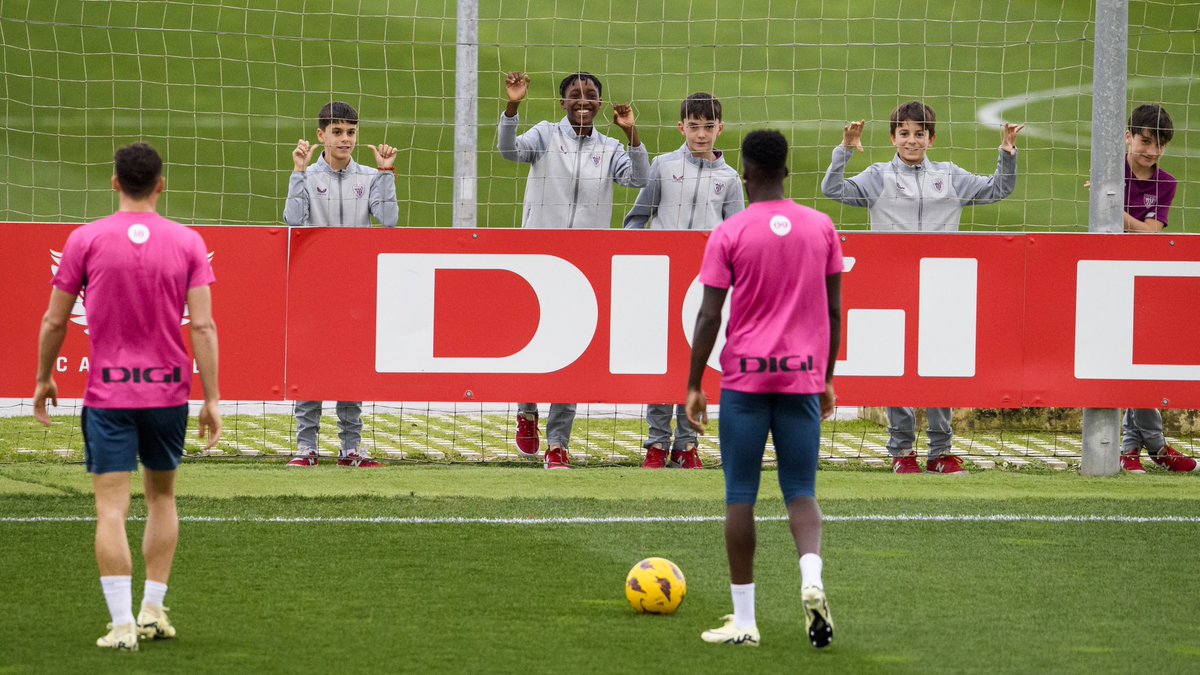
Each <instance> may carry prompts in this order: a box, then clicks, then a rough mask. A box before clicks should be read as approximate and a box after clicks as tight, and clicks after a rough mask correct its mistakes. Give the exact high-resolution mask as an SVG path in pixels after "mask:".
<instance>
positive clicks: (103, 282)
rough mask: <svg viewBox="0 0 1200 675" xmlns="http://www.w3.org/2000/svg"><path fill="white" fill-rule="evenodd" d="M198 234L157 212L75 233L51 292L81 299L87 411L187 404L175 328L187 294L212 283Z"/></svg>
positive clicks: (187, 381) (185, 369) (186, 368)
mask: <svg viewBox="0 0 1200 675" xmlns="http://www.w3.org/2000/svg"><path fill="white" fill-rule="evenodd" d="M213 281H215V277H214V276H213V272H212V266H211V265H209V263H208V254H207V252H206V251H205V248H204V240H203V239H201V238H200V235H199V234H198V233H197V232H196V231H194V230H190V229H188V228H186V227H184V226H182V225H180V224H179V223H176V222H174V221H171V220H167V219H166V218H163V217H162V216H160V215H158V214H157V213H130V212H124V211H122V212H119V213H116V214H114V215H112V216H110V217H108V218H102V219H100V220H97V221H95V222H93V223H90V224H88V225H84V226H83V227H81V228H79V229H77V230H75V231H74V232H72V233H71V236H70V237H68V238H67V245H66V246H65V247H64V248H63V255H62V263H61V264H60V266H59V268H58V272H57V273H55V275H54V287H55V288H57V289H58V290H60V291H63V292H64V293H70V294H71V295H78V294H79V293H80V292H82V293H83V306H84V309H85V310H86V311H87V325H88V336H89V338H90V341H91V348H92V351H91V358H90V360H89V372H88V384H87V391H86V393H85V394H84V397H83V404H84V405H85V406H88V407H90V408H107V409H127V408H170V407H175V406H180V405H183V404H185V403H187V400H188V393H189V392H190V391H191V385H192V359H191V357H189V356H188V353H187V350H186V349H185V348H184V346H183V336H182V335H181V333H180V325H181V323H182V320H183V312H184V306H185V304H186V303H187V292H188V290H190V289H192V288H196V287H198V286H206V285H208V284H211V283H213Z"/></svg>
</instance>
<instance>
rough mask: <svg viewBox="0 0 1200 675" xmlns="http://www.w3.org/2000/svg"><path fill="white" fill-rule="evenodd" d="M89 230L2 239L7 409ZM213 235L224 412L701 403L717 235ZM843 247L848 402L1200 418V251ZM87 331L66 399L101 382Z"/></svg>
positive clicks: (71, 355) (29, 369)
mask: <svg viewBox="0 0 1200 675" xmlns="http://www.w3.org/2000/svg"><path fill="white" fill-rule="evenodd" d="M70 230H71V226H65V225H11V224H8V225H0V238H2V242H3V245H2V246H0V265H3V269H4V270H5V271H6V272H7V275H8V278H7V281H8V284H9V292H8V293H6V294H4V296H3V298H2V300H0V302H3V305H0V316H3V318H4V330H3V331H0V396H4V397H28V396H29V393H30V392H31V391H32V389H33V386H32V385H33V374H34V369H35V363H36V342H37V331H38V323H39V319H40V317H41V315H42V313H43V312H44V311H45V307H46V299H47V297H48V295H49V290H50V285H49V282H50V278H51V275H52V272H51V269H52V265H53V264H54V260H53V252H54V251H60V250H61V247H62V244H63V242H64V241H65V240H66V236H67V233H68V232H69V231H70ZM200 231H201V233H202V234H203V235H204V237H205V240H206V242H207V244H208V247H209V250H210V251H212V253H213V267H214V270H215V271H216V275H217V284H216V285H215V286H214V287H213V293H214V311H215V313H216V317H217V322H218V327H219V333H220V343H221V389H222V395H223V397H224V398H226V399H253V400H281V399H293V400H295V399H325V400H335V399H337V400H407V401H476V402H484V401H489V402H515V401H522V400H528V401H538V402H553V401H561V402H615V403H645V402H667V401H674V400H680V399H682V397H683V390H684V384H685V380H686V377H687V368H688V360H689V355H690V342H689V336H690V332H691V329H692V324H693V322H694V316H695V312H696V309H697V307H698V304H699V297H700V294H701V292H702V288H701V287H700V286H699V284H698V282H697V281H696V275H697V273H698V270H699V266H700V259H701V257H702V254H703V249H704V245H705V242H706V241H707V235H706V234H705V233H702V232H655V231H649V232H647V231H636V232H634V231H628V232H621V231H616V232H614V231H525V230H458V229H455V230H451V229H415V228H409V229H393V230H385V229H378V228H373V229H366V228H361V229H360V228H329V229H322V228H304V229H293V230H291V231H290V244H289V231H288V230H286V229H282V228H224V227H205V228H200ZM842 238H843V250H844V253H845V257H846V266H845V271H844V274H843V323H842V327H843V339H842V352H841V354H840V356H839V359H838V360H839V363H838V368H837V373H838V378H837V387H838V392H839V397H840V400H841V401H842V402H843V403H845V404H847V405H898V404H899V405H913V406H951V407H988V408H995V407H1019V406H1062V407H1125V406H1133V407H1169V408H1198V407H1200V339H1198V338H1197V337H1196V336H1197V335H1200V237H1196V236H1188V235H1182V236H1180V235H1166V234H1163V235H1157V236H1142V237H1136V236H1112V235H1084V234H1078V235H995V234H978V235H976V234H942V235H938V234H876V233H867V232H856V233H845V234H843V235H842ZM74 320H75V321H76V323H74V324H72V326H71V328H70V330H69V332H68V337H67V342H66V344H65V345H64V348H63V352H62V353H63V359H62V360H61V361H60V363H59V372H58V373H57V374H56V377H57V379H58V381H59V385H60V387H61V390H62V395H63V396H65V397H72V396H79V395H81V394H82V388H83V385H84V382H85V378H86V370H85V369H84V368H83V364H84V358H85V357H86V354H87V344H86V336H85V335H84V334H83V330H84V326H83V324H84V323H85V317H82V316H75V317H74ZM185 334H186V329H185ZM715 362H716V358H715V356H714V358H713V359H711V360H710V364H712V363H715ZM285 382H286V387H285ZM706 388H707V389H708V390H709V392H710V394H712V395H714V396H715V395H716V393H717V391H718V388H719V373H717V372H716V371H715V370H714V371H711V372H710V373H709V374H708V377H707V379H706ZM193 393H194V394H196V395H198V394H199V389H196V390H194V392H193Z"/></svg>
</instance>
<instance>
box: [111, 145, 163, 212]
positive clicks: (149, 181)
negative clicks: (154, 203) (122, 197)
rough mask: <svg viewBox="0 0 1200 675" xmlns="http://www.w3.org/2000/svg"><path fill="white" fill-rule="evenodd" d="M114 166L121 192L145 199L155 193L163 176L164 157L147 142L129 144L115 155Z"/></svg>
mask: <svg viewBox="0 0 1200 675" xmlns="http://www.w3.org/2000/svg"><path fill="white" fill-rule="evenodd" d="M113 167H114V169H115V170H116V174H117V184H118V185H120V186H121V192H124V193H125V194H126V195H127V196H129V197H132V198H134V199H145V198H146V197H149V196H150V195H152V194H154V189H155V188H156V187H158V179H159V177H161V176H162V169H163V162H162V157H159V156H158V151H157V150H155V149H154V148H153V147H152V146H150V145H149V144H147V143H134V144H132V145H127V146H125V147H123V148H121V149H120V150H117V153H116V154H115V155H113Z"/></svg>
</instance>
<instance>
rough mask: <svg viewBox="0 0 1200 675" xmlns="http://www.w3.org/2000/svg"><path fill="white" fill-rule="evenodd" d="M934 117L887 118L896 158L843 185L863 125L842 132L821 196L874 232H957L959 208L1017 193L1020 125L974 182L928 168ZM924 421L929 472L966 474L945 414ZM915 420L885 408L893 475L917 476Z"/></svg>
mask: <svg viewBox="0 0 1200 675" xmlns="http://www.w3.org/2000/svg"><path fill="white" fill-rule="evenodd" d="M935 123H936V115H935V114H934V112H933V108H930V107H929V106H928V105H925V104H924V103H921V102H920V101H911V102H909V103H903V104H901V105H899V106H897V107H896V109H895V110H893V111H892V114H891V119H890V131H891V138H892V145H893V146H895V147H896V156H895V157H893V158H892V161H890V162H880V163H878V164H872V165H871V166H870V167H868V168H867V170H866V171H863V172H862V173H860V174H858V175H857V176H855V177H854V178H849V179H847V178H846V164H847V163H848V162H849V161H850V158H851V157H852V156H853V155H854V150H855V148H857V149H858V150H859V152H861V151H862V149H863V146H862V132H863V126H864V122H863V121H862V120H860V121H858V122H851V123H849V124H848V125H846V127H845V129H844V131H843V135H842V143H841V145H839V146H838V147H836V148H834V150H833V161H832V162H830V164H829V169H828V170H827V171H826V172H825V180H823V181H822V182H821V192H823V193H824V194H825V196H826V197H828V198H830V199H832V200H834V201H837V202H841V203H842V204H846V205H849V206H865V207H867V208H868V209H869V210H870V214H871V230H872V231H876V232H957V231H958V224H959V220H960V219H961V217H962V210H963V207H966V206H974V205H976V204H992V203H994V202H998V201H1000V200H1001V199H1004V198H1005V197H1007V196H1009V195H1010V194H1012V192H1013V190H1014V189H1015V188H1016V186H1017V147H1016V142H1017V135H1018V134H1020V133H1021V130H1022V129H1024V128H1025V125H1023V124H1005V125H1004V130H1003V141H1002V143H1001V145H1000V150H999V159H998V160H997V162H996V173H995V174H993V175H991V176H986V177H985V176H976V175H974V174H972V173H970V172H968V171H967V170H965V169H962V168H960V167H959V166H957V165H955V164H954V163H953V162H933V161H930V160H929V158H928V156H927V154H928V152H929V149H930V148H931V147H933V144H934V141H935V140H936V138H937V137H936V136H935V135H934V129H935ZM926 417H927V418H928V422H929V429H928V434H929V457H928V460H927V463H926V470H928V471H930V472H931V473H946V474H962V473H965V471H964V470H963V466H962V460H961V459H960V458H958V457H957V456H955V455H953V454H951V453H950V448H951V439H952V437H953V433H954V432H953V429H952V428H951V426H950V417H951V413H950V409H949V408H929V409H927V410H926ZM915 426H916V416H915V414H914V410H913V409H912V408H907V407H892V408H888V435H889V438H888V443H887V449H888V453H889V454H890V455H891V456H892V470H893V471H894V472H895V473H899V474H919V473H921V466H920V465H919V464H917V455H916V451H915V450H913V443H914V442H915V441H916V430H915Z"/></svg>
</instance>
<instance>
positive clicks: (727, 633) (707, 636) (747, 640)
mask: <svg viewBox="0 0 1200 675" xmlns="http://www.w3.org/2000/svg"><path fill="white" fill-rule="evenodd" d="M721 620H722V621H724V622H725V625H724V626H721V627H720V628H713V629H712V630H706V631H704V632H703V633H701V634H700V639H702V640H704V641H705V642H709V643H712V644H718V645H719V644H726V645H741V646H743V647H757V646H758V628H757V627H755V628H738V627H737V624H735V623H734V622H733V615H732V614H727V615H725V616H723V617H721Z"/></svg>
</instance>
